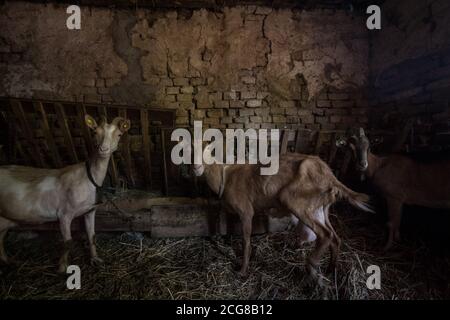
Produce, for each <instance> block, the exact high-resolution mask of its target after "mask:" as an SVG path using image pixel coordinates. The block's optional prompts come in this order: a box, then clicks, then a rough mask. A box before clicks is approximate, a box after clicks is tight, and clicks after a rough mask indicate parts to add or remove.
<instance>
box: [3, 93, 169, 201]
mask: <svg viewBox="0 0 450 320" xmlns="http://www.w3.org/2000/svg"><path fill="white" fill-rule="evenodd" d="M85 114H90V115H91V116H93V117H94V118H97V119H98V118H99V117H100V116H106V118H107V119H108V121H111V120H112V119H113V118H114V117H117V116H122V117H126V118H128V119H130V120H131V128H130V130H129V131H128V134H126V135H124V136H123V138H122V139H121V141H120V145H119V150H118V151H117V152H115V153H114V155H113V156H112V159H111V162H110V166H109V174H108V177H107V180H106V181H105V183H106V185H108V186H112V187H118V186H123V185H126V186H129V187H130V188H141V189H146V190H153V191H162V193H163V194H165V195H167V194H169V189H170V187H171V185H169V184H170V183H171V182H173V181H171V175H170V173H169V172H170V171H171V170H172V171H173V170H176V168H173V166H171V164H170V163H168V162H167V152H168V150H170V149H169V148H170V144H171V142H170V133H171V131H172V130H173V128H174V125H175V112H174V110H166V109H151V108H150V109H149V108H143V107H133V106H116V105H97V104H83V103H74V102H59V101H41V100H25V99H8V98H0V115H1V118H0V121H1V122H2V123H1V126H0V127H1V129H0V133H1V134H0V136H1V139H2V141H1V142H0V144H1V145H2V151H3V152H2V157H3V159H2V162H3V163H13V164H21V165H30V166H36V167H42V168H61V167H63V166H66V165H69V164H73V163H77V162H81V161H84V160H86V159H87V157H88V155H89V154H90V153H91V152H93V148H94V143H93V140H92V136H91V133H90V130H89V129H88V128H87V126H86V125H85V123H84V115H85ZM173 185H174V186H175V185H176V184H175V183H173Z"/></svg>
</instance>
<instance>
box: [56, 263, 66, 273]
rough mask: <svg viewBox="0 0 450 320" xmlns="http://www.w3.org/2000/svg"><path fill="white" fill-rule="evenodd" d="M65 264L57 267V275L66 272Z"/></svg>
mask: <svg viewBox="0 0 450 320" xmlns="http://www.w3.org/2000/svg"><path fill="white" fill-rule="evenodd" d="M67 267H68V265H67V263H61V264H60V265H59V267H58V273H66V272H67Z"/></svg>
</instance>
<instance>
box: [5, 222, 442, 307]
mask: <svg viewBox="0 0 450 320" xmlns="http://www.w3.org/2000/svg"><path fill="white" fill-rule="evenodd" d="M370 219H371V218H370V217H368V216H367V214H361V213H354V214H353V213H344V214H340V218H339V219H336V218H334V219H333V221H334V225H335V227H336V229H337V232H338V234H339V235H340V236H341V237H342V240H343V246H342V251H341V255H340V257H339V264H338V269H337V270H336V273H335V274H333V275H327V277H328V279H327V280H326V281H325V282H326V283H327V284H328V286H327V287H328V288H327V289H326V290H324V289H315V288H313V287H311V286H310V284H309V283H308V281H307V278H306V277H305V258H306V257H307V256H308V255H309V254H310V250H311V248H312V246H311V245H307V246H304V247H299V246H297V245H296V243H295V238H294V236H293V234H292V233H290V232H282V233H277V234H267V235H261V236H254V237H252V245H253V253H252V258H251V264H250V275H249V277H248V278H245V279H242V278H240V277H239V276H238V275H237V272H236V271H235V269H236V268H237V266H236V264H235V263H236V260H237V258H236V255H238V256H240V253H241V249H240V246H241V238H240V237H237V236H233V237H213V238H212V239H208V238H178V239H150V238H147V237H144V238H143V239H142V238H139V237H135V236H134V235H133V234H126V233H125V234H118V233H108V234H100V235H98V248H99V253H100V254H101V256H102V258H103V259H104V260H105V265H104V266H102V267H93V266H90V265H89V259H88V254H87V251H88V250H87V248H86V240H85V238H82V239H76V243H77V245H76V247H75V249H74V251H73V253H72V260H71V263H72V264H77V265H79V266H80V267H81V270H82V278H81V285H82V288H81V290H68V289H67V288H66V276H65V275H59V274H57V273H56V269H57V266H56V265H57V262H58V254H59V247H60V236H59V235H58V234H56V233H42V234H39V236H38V237H37V238H35V239H28V240H26V239H22V237H20V236H19V234H14V233H11V234H10V235H9V237H8V239H7V242H6V245H7V251H8V252H9V253H10V255H11V256H12V258H14V259H15V260H16V261H17V262H16V263H17V264H16V266H14V267H8V268H5V267H2V268H1V270H2V274H1V275H0V299H9V298H14V299H323V298H327V299H441V298H448V297H449V295H448V293H449V289H448V270H450V269H449V261H448V259H444V258H442V259H440V260H439V261H438V262H437V263H438V265H436V262H431V261H430V259H429V252H428V249H427V248H426V247H419V248H417V247H409V248H408V247H396V248H394V250H393V251H392V252H390V253H389V254H384V253H382V252H381V251H380V249H379V248H380V246H381V240H380V239H382V233H383V228H382V227H381V226H377V225H376V224H372V222H371V220H370ZM327 259H328V257H326V258H324V260H323V261H322V270H325V269H326V263H327ZM373 264H375V265H378V266H379V267H380V268H381V273H382V274H381V277H382V284H381V285H382V288H381V290H369V289H368V288H367V286H366V280H367V277H368V275H367V274H366V269H367V267H368V266H369V265H373ZM430 264H431V265H433V266H435V268H434V269H433V268H430Z"/></svg>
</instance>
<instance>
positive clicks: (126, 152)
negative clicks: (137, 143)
mask: <svg viewBox="0 0 450 320" xmlns="http://www.w3.org/2000/svg"><path fill="white" fill-rule="evenodd" d="M119 116H120V117H123V118H125V119H126V118H127V109H125V108H120V109H119ZM122 146H123V147H122V151H123V158H124V160H125V172H126V175H127V176H128V179H129V181H130V182H131V186H134V185H135V181H134V177H133V170H132V167H131V152H130V138H129V133H127V134H124V135H123V136H122Z"/></svg>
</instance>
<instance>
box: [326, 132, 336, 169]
mask: <svg viewBox="0 0 450 320" xmlns="http://www.w3.org/2000/svg"><path fill="white" fill-rule="evenodd" d="M336 152H337V147H336V133H333V134H332V136H331V145H330V151H329V153H328V165H329V166H332V164H333V162H334V159H335V158H336Z"/></svg>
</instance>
